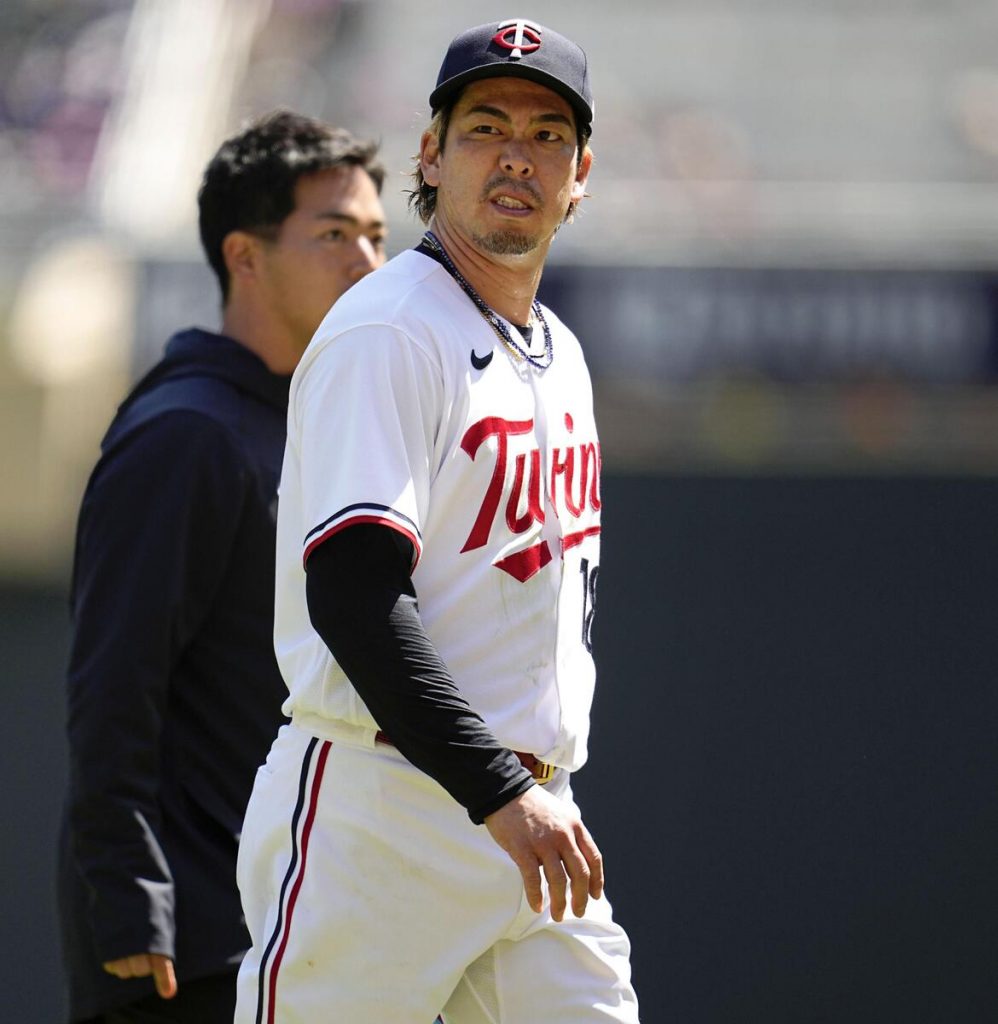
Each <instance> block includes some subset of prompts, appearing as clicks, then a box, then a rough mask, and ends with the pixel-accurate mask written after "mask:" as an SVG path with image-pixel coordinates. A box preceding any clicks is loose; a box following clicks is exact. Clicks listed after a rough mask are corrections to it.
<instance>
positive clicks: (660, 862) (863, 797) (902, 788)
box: [0, 0, 998, 1024]
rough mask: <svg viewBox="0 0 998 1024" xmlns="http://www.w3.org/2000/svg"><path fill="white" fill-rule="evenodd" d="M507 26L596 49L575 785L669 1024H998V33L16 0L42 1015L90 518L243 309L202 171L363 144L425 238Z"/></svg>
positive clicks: (23, 679) (920, 1)
mask: <svg viewBox="0 0 998 1024" xmlns="http://www.w3.org/2000/svg"><path fill="white" fill-rule="evenodd" d="M523 13H527V14H528V15H529V16H531V17H534V18H536V19H537V20H538V21H540V22H542V23H547V24H550V25H552V26H554V27H557V28H559V29H560V30H561V31H563V32H566V33H567V34H569V35H572V36H573V37H574V38H576V39H577V40H578V41H579V42H581V43H582V45H583V46H584V47H585V48H586V49H587V50H588V51H589V53H590V56H591V58H592V60H593V64H594V76H595V90H596V97H597V113H596V124H595V133H594V139H593V143H594V150H595V152H596V164H595V170H594V174H593V177H592V180H591V182H590V191H591V193H592V198H591V199H590V200H588V201H587V203H586V204H585V205H584V208H583V211H582V214H581V216H580V217H579V218H578V220H577V222H576V223H575V224H574V225H572V226H571V227H570V228H568V229H567V230H565V231H564V232H563V233H562V235H561V236H559V238H558V240H557V242H556V245H555V248H554V250H553V259H552V263H551V265H550V268H549V270H548V271H547V273H546V275H545V280H544V283H543V286H542V287H543V291H542V294H543V296H544V297H546V298H547V300H548V301H549V302H550V304H551V305H552V306H554V307H555V308H556V309H557V310H558V311H559V312H560V313H561V314H562V315H563V317H564V319H566V320H567V321H568V322H569V324H570V325H572V326H573V327H574V328H575V329H576V331H577V333H578V334H579V335H580V337H581V338H582V341H583V343H584V345H585V347H586V350H587V355H588V358H589V360H590V364H591V366H592V369H593V373H594V378H595V383H596V391H597V396H598V406H599V409H598V413H599V418H600V422H601V432H602V436H603V441H604V459H605V466H606V491H607V495H608V496H612V498H613V499H614V500H613V501H608V506H607V507H608V519H607V532H606V536H607V540H606V549H607V559H606V571H605V573H604V575H603V577H602V580H603V581H604V582H603V586H604V590H603V601H602V607H601V611H602V612H603V615H602V616H601V619H602V621H601V622H600V625H599V627H598V630H600V632H599V634H598V636H599V639H598V646H601V648H602V650H601V654H600V667H601V671H602V673H603V677H604V689H603V690H602V691H601V696H600V697H599V698H598V701H597V707H596V722H595V732H594V748H595V749H594V761H595V765H594V767H591V768H589V769H587V770H586V772H583V773H582V774H581V775H580V779H579V788H580V790H581V791H583V792H585V791H586V790H588V791H589V792H590V793H591V796H592V799H593V801H594V802H595V806H596V811H595V812H594V817H595V820H596V821H597V824H598V825H599V826H600V829H601V831H600V829H596V831H597V835H598V836H599V837H600V838H601V840H602V841H603V844H604V846H605V847H606V848H607V850H608V852H612V857H611V870H612V866H613V862H614V860H616V861H617V862H621V863H623V865H624V866H625V867H626V872H622V873H624V874H626V880H625V881H624V882H623V883H622V884H621V885H620V889H621V893H620V895H619V896H618V899H617V903H618V911H619V912H620V914H621V916H622V917H623V918H624V921H625V924H627V925H628V927H629V928H630V929H631V931H632V933H633V934H634V938H635V946H636V950H635V970H636V974H637V982H638V985H639V989H640V994H641V995H642V996H643V997H644V1000H645V1020H646V1021H647V1022H649V1024H654V1022H655V1021H658V1020H663V1021H664V1020H669V1019H677V1020H679V1019H681V1020H684V1021H688V1022H690V1021H703V1022H711V1024H712V1022H717V1021H729V1020H730V1021H754V1020H762V1019H765V1020H767V1021H770V1022H773V1021H780V1020H786V1021H805V1020H806V1021H838V1020H851V1021H857V1020H877V1021H887V1020H895V1019H896V1020H902V1019H904V1020H905V1021H912V1020H927V1021H928V1020H939V1021H943V1020H945V1021H957V1020H967V1021H977V1020H981V1021H984V1020H990V1019H994V1017H995V1015H996V1013H998V999H996V984H998V983H996V981H995V980H994V976H995V974H996V973H998V972H994V970H993V967H992V968H991V970H990V973H989V974H987V975H986V974H985V973H982V971H979V970H978V967H979V966H981V965H980V957H981V956H982V955H983V953H982V948H989V949H991V950H993V949H994V940H995V938H996V935H995V933H996V931H998V926H996V920H998V918H996V915H995V913H993V912H994V911H995V910H996V905H998V901H996V899H995V883H994V882H993V881H991V882H990V883H989V876H990V874H992V872H991V871H990V870H986V868H985V865H986V864H990V863H991V861H992V860H993V842H992V841H993V839H994V837H995V835H996V834H998V830H996V829H995V826H996V824H998V821H996V814H995V809H994V806H993V804H994V801H993V799H992V798H991V797H990V796H987V797H986V796H985V792H986V791H987V792H988V793H990V790H991V789H993V783H994V770H995V769H996V768H998V762H996V756H998V755H996V753H995V751H994V749H993V748H994V726H995V724H996V719H998V716H996V715H995V712H996V710H998V704H996V700H995V696H994V694H993V693H992V689H993V687H992V682H993V679H992V677H993V666H994V665H995V659H994V656H995V654H998V643H996V640H995V638H994V633H995V630H994V628H993V625H992V624H991V621H990V612H991V610H992V608H993V604H992V602H993V601H994V599H995V598H996V597H998V582H996V581H995V580H994V579H992V578H991V577H992V576H994V575H996V574H995V573H994V571H993V570H992V568H991V566H992V565H993V562H992V561H991V557H990V556H992V555H994V554H998V551H996V544H995V538H994V536H992V535H993V533H994V523H995V521H996V519H995V514H996V513H998V488H996V486H995V484H994V476H995V469H996V468H998V392H996V389H995V375H996V371H998V287H996V281H998V279H996V276H995V268H996V265H998V58H996V56H995V45H994V44H995V39H996V38H998V7H996V5H995V4H994V3H992V2H987V0H862V2H860V0H841V2H839V3H835V4H828V3H817V2H815V0H752V2H746V0H633V2H631V3H629V4H626V5H617V6H615V7H612V8H608V7H607V5H604V4H598V3H595V2H593V0H577V2H575V3H569V2H567V0H535V2H534V3H533V4H532V5H529V10H527V11H526V12H524V10H513V11H510V10H501V9H498V8H497V7H496V6H495V4H493V3H488V4H486V3H481V2H478V0H472V2H466V3H463V4H460V5H455V4H445V3H437V2H427V3H419V4H414V3H408V4H403V3H400V2H398V0H3V4H2V12H0V223H2V227H0V396H2V401H0V456H2V461H3V487H2V489H0V601H2V607H3V621H2V627H0V665H2V666H3V668H4V692H5V694H6V695H7V698H8V701H10V702H12V703H11V704H10V705H9V707H8V714H7V716H6V718H7V723H6V727H5V730H4V741H3V748H2V756H3V759H4V764H3V776H2V777H3V779H4V780H5V781H4V786H3V789H4V794H3V797H2V801H3V802H2V805H0V814H2V821H3V825H4V832H5V835H6V838H5V840H4V842H3V854H2V857H3V860H2V866H3V872H2V878H3V884H2V887H3V889H4V892H5V895H4V915H3V917H4V919H5V924H4V925H3V930H4V942H3V945H4V948H5V949H6V950H7V956H6V957H5V958H4V962H3V964H2V967H0V975H2V981H3V991H4V993H5V996H6V997H7V999H8V1000H9V1001H10V1005H11V1006H13V1007H14V1008H15V1009H16V1010H17V1013H18V1015H17V1017H16V1019H18V1020H23V1021H35V1020H38V1021H48V1020H57V1019H59V1013H60V1008H61V1006H62V1003H61V995H60V992H59V975H58V967H57V949H56V946H55V944H54V943H55V940H54V925H53V922H52V914H53V911H52V906H53V897H52V892H51V888H52V885H51V841H52V838H53V836H54V830H55V827H56V825H55V822H56V818H57V812H58V804H59V800H60V792H61V786H62V779H63V771H64V761H65V755H64V751H63V748H62V742H63V741H62V718H61V716H62V706H61V672H62V668H63V664H64V660H65V651H66V644H67V634H68V624H67V621H66V612H65V593H66V589H67V586H68V573H69V561H70V557H71V550H72V529H73V523H74V520H75V515H76V511H77V507H78V501H79V496H80V494H81V492H82V487H83V484H84V482H85V479H86V474H87V473H88V471H89V469H90V467H91V465H92V463H93V461H94V458H95V456H96V451H97V444H98V441H99V438H100V435H101V433H102V430H103V428H104V426H105V425H106V423H107V421H108V419H109V417H110V415H111V413H112V411H113V409H114V407H115V405H116V403H117V402H118V401H119V400H120V398H121V397H122V395H123V393H124V391H125V389H126V388H127V386H128V384H129V382H130V381H131V380H132V379H133V378H134V377H135V376H136V374H138V373H139V372H141V371H142V370H143V369H144V368H145V367H146V366H148V365H149V364H150V363H151V362H152V361H153V360H154V359H155V358H156V356H157V355H158V352H159V350H160V348H161V346H162V345H163V343H164V341H165V339H166V337H167V336H168V334H169V333H170V332H171V331H173V330H174V329H176V328H178V327H182V326H185V325H187V324H189V323H192V322H198V323H201V324H204V325H205V326H214V325H216V324H217V322H218V319H217V301H216V297H215V288H214V284H213V282H212V281H211V279H210V277H209V273H208V271H207V270H206V269H205V268H204V267H203V265H202V261H201V255H200V251H199V249H198V245H197V234H196V224H195V212H196V209H195V193H196V190H197V186H198V181H199V176H200V171H201V168H202V167H203V165H204V163H205V161H206V159H207V158H208V157H209V156H210V154H211V152H212V151H213V150H214V148H215V147H216V146H217V145H218V143H219V142H220V140H221V139H222V138H223V137H224V136H225V135H226V134H227V133H229V132H230V131H232V130H234V129H235V128H237V127H238V126H239V125H240V124H241V123H242V122H243V121H244V120H245V119H247V118H249V117H251V116H254V115H257V114H259V113H262V112H264V111H266V110H268V109H271V108H273V107H275V106H289V107H292V108H295V109H298V110H302V111H304V112H307V113H310V114H313V115H316V116H319V117H323V118H325V119H327V120H330V121H332V122H335V123H341V124H343V125H345V126H347V127H350V128H351V129H353V130H354V131H356V132H358V133H360V134H362V135H368V136H372V137H376V138H379V139H381V140H382V143H383V156H384V159H385V162H386V165H387V166H388V168H389V171H390V175H389V180H388V183H387V185H386V189H385V201H386V207H387V211H388V215H389V222H390V225H391V229H392V234H391V239H390V250H391V252H397V251H399V250H401V249H402V248H404V247H406V246H408V245H410V244H412V243H413V242H414V241H415V239H416V238H417V237H418V234H419V232H418V230H417V228H416V226H415V224H414V223H413V221H412V220H411V218H409V216H408V215H407V213H406V210H405V202H404V197H403V195H402V189H403V188H404V187H405V185H406V181H405V172H406V170H407V169H408V166H409V160H410V156H411V154H412V153H414V152H415V147H416V141H417V139H418V134H419V132H420V130H421V129H422V127H423V125H424V124H425V121H426V118H427V111H426V108H425V96H426V95H427V94H428V91H429V88H430V85H431V83H432V81H433V80H434V78H435V75H436V70H437V67H438V63H439V60H440V57H441V55H442V51H443V47H444V45H445V43H446V41H447V40H448V39H449V38H450V37H451V35H453V34H454V33H455V32H456V31H458V30H459V29H461V28H463V27H466V26H467V25H470V24H475V23H477V22H479V21H486V20H489V19H491V18H493V17H497V16H503V17H505V16H511V15H518V14H523ZM614 507H616V511H613V509H614ZM614 516H616V517H617V519H616V524H615V521H614V518H613V517H614ZM615 531H616V532H615ZM611 555H613V558H615V559H616V568H615V567H614V565H615V563H614V561H613V559H612V558H611ZM604 609H605V611H604ZM636 705H637V706H636ZM603 758H605V759H606V760H607V761H608V762H609V765H608V764H607V763H605V762H601V760H600V759H603ZM636 779H637V780H639V783H640V784H639V785H638V786H636V787H635V786H634V785H633V784H634V782H635V780H636ZM635 790H636V791H635ZM871 794H872V795H871ZM736 795H737V797H738V799H737V801H736V799H735V796H736ZM847 808H848V809H847ZM604 809H605V813H604ZM621 810H624V811H626V812H627V813H628V821H627V822H625V823H624V825H625V827H624V828H623V829H622V828H621V824H622V823H621V822H620V820H619V815H620V812H621ZM603 820H605V824H603ZM628 886H630V888H628ZM933 935H934V936H936V939H935V940H933V939H931V938H930V936H933ZM944 950H948V951H949V953H944V952H943V951H944ZM29 965H30V969H28V967H29ZM12 1019H14V1018H12Z"/></svg>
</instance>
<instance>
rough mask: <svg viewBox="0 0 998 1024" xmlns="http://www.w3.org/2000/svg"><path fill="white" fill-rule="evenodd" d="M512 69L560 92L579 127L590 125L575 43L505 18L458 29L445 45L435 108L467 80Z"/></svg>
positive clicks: (584, 66) (585, 68)
mask: <svg viewBox="0 0 998 1024" xmlns="http://www.w3.org/2000/svg"><path fill="white" fill-rule="evenodd" d="M504 75H512V76H514V77H517V78H529V79H530V80H531V81H532V82H538V83H539V84H540V85H546V86H547V87H548V88H549V89H553V90H554V91H555V92H556V93H559V94H560V95H561V96H564V97H565V99H566V100H568V102H569V103H571V104H572V106H573V107H574V109H575V112H576V114H577V116H578V117H579V119H580V121H581V127H582V128H584V129H585V130H586V131H587V132H588V131H589V130H591V128H592V121H593V93H592V88H591V86H590V84H589V60H588V58H587V57H586V54H585V51H584V50H583V49H582V47H581V46H578V45H577V44H576V43H573V42H572V41H571V40H570V39H566V38H565V37H564V36H563V35H559V34H558V33H557V32H555V31H553V30H552V29H549V28H544V27H543V26H542V25H538V24H537V22H536V21H527V20H526V19H525V18H510V19H509V20H507V21H490V22H489V23H488V24H487V25H478V26H477V27H476V28H469V29H468V30H467V32H462V33H461V34H460V35H459V36H457V37H455V39H454V40H453V41H452V42H451V44H450V46H448V47H447V54H446V55H445V57H444V62H443V64H441V65H440V74H439V75H437V87H436V88H435V89H434V90H433V92H431V93H430V109H431V110H432V111H433V113H434V114H435V113H436V112H437V111H438V110H439V109H440V108H441V107H442V106H443V105H444V104H445V103H446V102H447V100H448V99H450V98H451V97H452V96H454V95H455V94H456V93H457V92H458V91H459V90H460V89H463V88H464V86H466V85H467V84H468V83H469V82H477V81H478V80H479V79H482V78H498V77H500V76H504Z"/></svg>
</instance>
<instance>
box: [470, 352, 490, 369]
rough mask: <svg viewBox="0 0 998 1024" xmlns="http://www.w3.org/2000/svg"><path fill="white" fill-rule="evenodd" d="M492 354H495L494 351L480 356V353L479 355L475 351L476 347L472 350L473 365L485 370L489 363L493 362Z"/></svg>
mask: <svg viewBox="0 0 998 1024" xmlns="http://www.w3.org/2000/svg"><path fill="white" fill-rule="evenodd" d="M492 355H493V353H492V352H489V353H488V355H484V356H480V355H478V354H477V353H476V352H475V350H474V349H472V350H471V365H472V366H473V367H474V368H475V369H476V370H484V369H485V367H486V366H488V365H489V363H491V362H492Z"/></svg>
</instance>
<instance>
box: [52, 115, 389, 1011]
mask: <svg viewBox="0 0 998 1024" xmlns="http://www.w3.org/2000/svg"><path fill="white" fill-rule="evenodd" d="M383 180H384V170H383V168H382V167H381V165H380V164H379V163H378V162H377V160H376V157H375V147H374V146H373V145H370V144H366V143H361V142H358V141H357V140H356V139H354V138H353V137H352V136H351V135H349V133H347V132H345V131H342V130H336V129H332V128H329V127H328V126H326V125H323V124H321V123H319V122H317V121H313V120H311V119H310V118H306V117H301V116H299V115H296V114H292V113H288V112H278V113H276V114H272V115H269V116H268V117H266V118H263V119H261V120H260V121H257V122H256V123H254V124H253V125H252V126H251V127H250V128H248V129H247V130H246V131H243V132H242V133H240V134H239V135H237V136H234V137H233V138H231V139H229V140H228V141H226V142H225V143H224V144H223V145H222V147H221V149H220V150H219V151H218V153H217V154H216V155H215V157H214V158H213V159H212V161H211V162H210V163H209V165H208V167H207V169H206V171H205V175H204V181H203V184H202V187H201V190H200V193H199V196H198V201H199V209H200V221H199V222H200V232H201V239H202V243H203V245H204V249H205V253H206V255H207V258H208V262H209V263H210V265H211V267H212V269H213V270H214V272H215V274H216V275H217V277H218V280H219V284H220V287H221V293H222V302H223V312H222V328H221V333H217V334H216V333H212V332H209V331H205V330H200V329H197V328H195V329H190V330H186V331H183V332H181V333H179V334H177V335H175V336H174V337H173V338H171V339H170V341H169V344H168V345H167V347H166V352H165V355H164V357H163V359H162V361H161V362H160V363H159V364H158V365H157V366H156V367H154V368H153V369H152V370H151V371H150V372H149V373H148V374H147V375H146V377H145V378H144V379H143V380H141V381H140V382H139V383H138V384H137V385H136V387H135V388H134V390H133V391H132V392H131V394H130V395H129V396H128V397H127V398H126V400H125V401H124V403H123V404H122V405H121V407H120V409H119V410H118V412H117V415H116V416H115V418H114V421H113V422H112V423H111V426H110V428H109V429H108V432H107V434H106V436H105V437H104V440H103V442H102V444H101V456H100V459H99V461H98V463H97V465H96V467H95V469H94V471H93V474H92V475H91V477H90V481H89V484H88V485H87V489H86V493H85V495H84V498H83V504H82V508H81V510H80V517H79V524H78V530H77V540H76V557H75V564H74V573H73V587H72V595H71V604H72V612H73V618H74V626H75V629H74V640H73V645H72V650H71V654H70V661H69V671H68V686H67V703H68V738H69V751H70V783H69V793H68V798H67V802H66V811H65V815H64V822H63V829H62V835H61V841H60V866H59V904H60V916H61V924H62V932H63V952H64V958H65V963H66V970H67V975H68V981H69V1002H70V1019H71V1020H72V1021H88V1022H98V1021H99V1022H103V1024H125V1022H129V1024H134V1022H139V1021H143V1022H144V1021H150V1022H151V1021H190V1022H194V1021H196V1022H198V1024H211V1022H214V1021H223V1020H224V1021H231V1019H232V1013H233V1007H234V1003H235V978H236V971H237V968H238V966H239V962H240V960H241V958H242V955H243V953H244V951H245V950H246V948H247V946H248V945H249V938H248V935H247V933H246V929H245V926H244V924H243V919H242V911H241V908H240V903H239V894H238V891H237V888H236V882H235V863H236V850H237V845H238V840H239V831H240V828H241V825H242V818H243V812H244V810H245V805H246V801H247V799H248V797H249V793H250V788H251V786H252V783H253V778H254V775H255V772H256V769H257V767H258V766H259V765H260V764H261V763H262V762H263V761H264V759H265V758H266V755H267V751H268V749H269V748H270V744H271V741H272V740H273V738H274V735H275V734H276V732H277V729H278V727H279V725H280V723H281V722H282V721H283V718H282V715H281V703H282V701H283V699H284V698H285V697H286V696H287V691H286V689H285V686H284V683H283V681H282V679H281V675H280V672H279V671H278V668H277V663H276V660H275V657H274V650H273V607H274V545H275V520H276V513H277V484H278V478H279V475H280V469H281V460H282V456H283V451H284V440H285V420H286V414H287V403H288V386H289V381H290V375H291V373H292V371H293V370H294V368H295V366H296V365H297V363H298V360H299V358H300V356H301V354H302V352H303V351H304V349H305V346H306V345H307V344H308V342H309V340H310V338H311V337H312V334H313V332H314V331H315V329H316V327H317V326H318V325H319V322H320V320H321V319H322V317H323V316H324V315H325V313H326V311H327V310H328V309H329V307H330V306H331V305H332V304H333V303H334V302H335V301H336V300H337V299H338V298H339V297H340V295H342V294H343V292H344V291H346V289H347V288H349V287H350V285H352V284H353V283H354V282H355V281H357V280H359V279H360V278H361V277H362V276H363V275H365V274H367V273H369V272H370V271H371V270H373V269H375V268H376V267H378V266H380V265H381V264H382V263H383V262H384V236H385V225H384V214H383V211H382V207H381V202H380V198H379V194H380V190H381V185H382V183H383Z"/></svg>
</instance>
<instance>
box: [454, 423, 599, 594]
mask: <svg viewBox="0 0 998 1024" xmlns="http://www.w3.org/2000/svg"><path fill="white" fill-rule="evenodd" d="M565 425H566V427H567V428H568V432H569V433H572V431H573V429H574V426H573V423H572V417H571V416H570V415H568V414H566V415H565ZM533 429H534V421H533V420H506V419H502V418H501V417H499V416H487V417H486V418H485V419H483V420H479V421H478V422H477V423H475V424H473V425H472V426H470V427H469V428H468V429H467V431H465V434H464V437H463V438H462V439H461V447H462V449H463V450H464V451H465V452H466V453H467V455H468V456H469V458H471V459H472V460H474V459H475V457H476V456H477V454H478V451H479V449H480V448H481V447H482V445H483V444H484V443H485V442H486V441H487V440H488V439H489V438H492V437H494V438H495V439H496V461H495V466H494V468H493V470H492V479H491V480H490V481H489V486H488V488H487V489H486V492H485V497H484V499H483V501H482V507H481V508H480V509H479V510H478V515H477V517H476V518H475V522H474V525H473V526H472V528H471V533H469V534H468V539H467V540H466V541H465V542H464V547H463V548H461V553H462V554H463V553H464V552H465V551H474V550H475V549H476V548H481V547H484V546H485V545H486V544H487V543H488V540H489V535H490V534H491V532H492V527H493V525H494V524H495V522H496V519H497V518H498V516H499V512H500V508H501V507H502V504H503V501H504V499H505V502H506V508H505V517H504V518H505V523H506V527H507V528H508V529H509V531H510V533H512V534H520V533H526V531H527V530H529V529H530V527H531V525H532V524H533V523H543V522H544V504H543V502H542V501H541V489H542V486H541V485H542V476H541V451H540V449H539V448H532V449H530V450H529V451H525V452H517V453H516V454H515V455H514V456H513V468H512V474H510V472H509V469H510V465H509V463H510V438H515V437H517V436H520V435H523V434H530V433H531V431H532V430H533ZM601 464H602V457H601V454H600V447H599V444H598V443H596V442H591V443H582V444H577V445H572V446H569V447H566V448H564V449H562V448H555V449H553V450H552V452H551V464H550V466H549V467H548V480H549V481H550V492H549V494H548V499H549V500H550V502H551V507H552V508H553V509H554V512H555V515H556V516H558V517H559V518H562V517H563V515H567V517H568V518H569V519H571V520H575V521H579V525H580V529H577V530H574V531H571V532H565V533H564V534H563V536H562V538H561V550H562V554H564V552H565V551H567V550H568V549H569V548H573V547H575V546H576V545H577V544H581V543H582V541H583V540H585V538H586V537H590V536H594V535H596V534H598V533H599V532H600V527H599V524H598V522H595V523H592V522H591V525H589V526H583V525H582V521H583V520H590V521H592V520H594V519H595V520H598V513H599V510H600V508H601V507H602V502H601V501H600V490H599V484H600V467H601ZM510 475H511V477H512V478H511V479H508V477H510ZM576 481H578V483H576ZM551 557H552V556H551V549H550V547H549V546H548V542H547V541H546V540H545V541H540V542H539V543H537V544H533V545H531V546H530V547H527V548H524V549H523V550H521V551H516V552H514V553H513V554H511V555H507V556H506V557H505V558H501V559H499V560H498V561H496V562H494V563H493V564H494V565H495V566H496V568H497V569H502V570H503V572H508V573H509V574H510V575H511V576H513V577H514V578H516V579H518V580H519V581H520V582H521V583H525V582H526V581H527V580H528V579H530V577H531V576H533V575H534V574H535V573H537V572H539V571H540V570H541V569H543V568H544V566H545V565H547V564H548V562H550V561H551Z"/></svg>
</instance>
